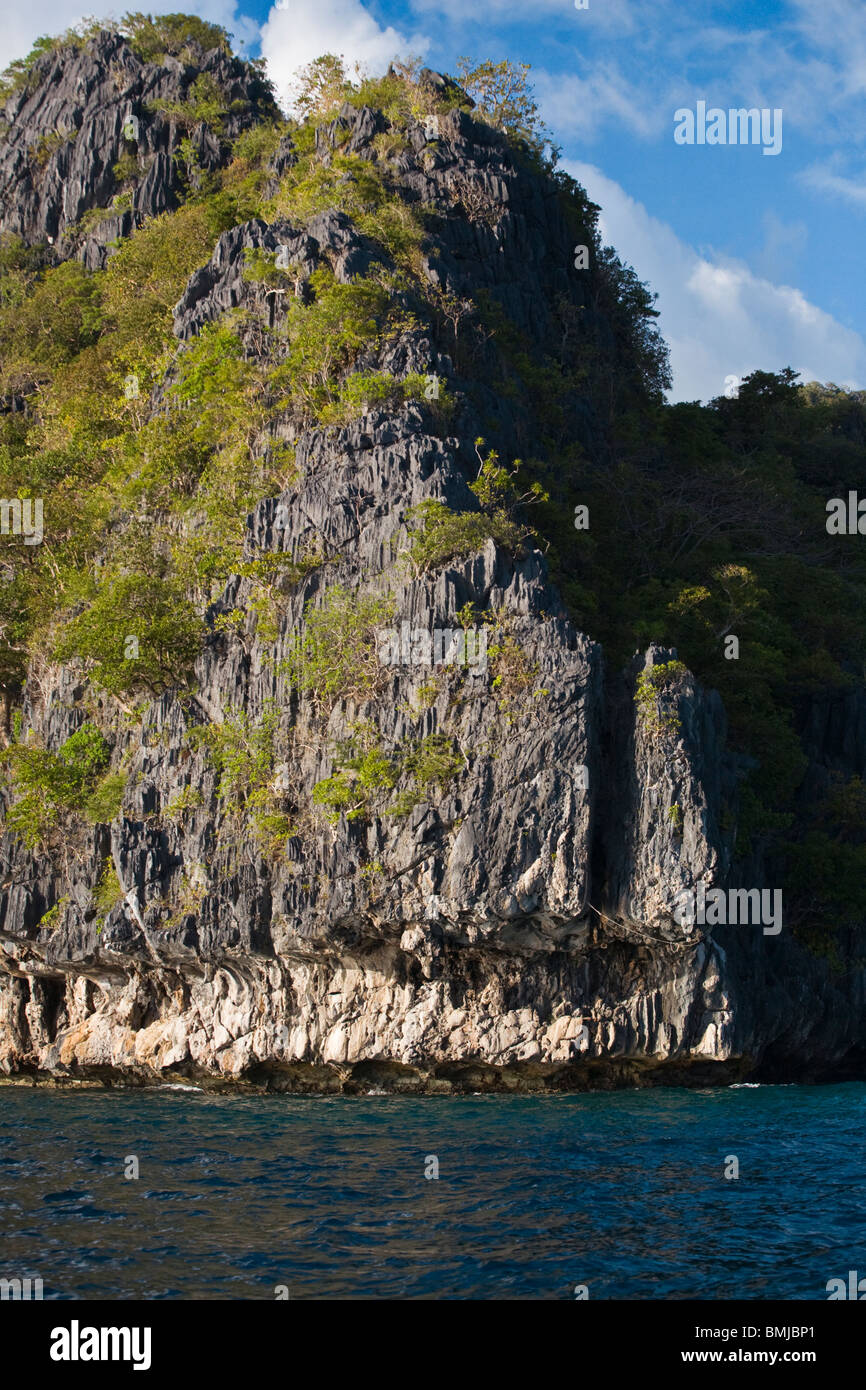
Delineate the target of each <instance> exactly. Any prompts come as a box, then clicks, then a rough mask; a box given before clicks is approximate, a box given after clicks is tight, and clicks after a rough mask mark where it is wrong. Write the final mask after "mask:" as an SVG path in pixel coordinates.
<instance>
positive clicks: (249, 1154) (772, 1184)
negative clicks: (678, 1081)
mask: <svg viewBox="0 0 866 1390" xmlns="http://www.w3.org/2000/svg"><path fill="white" fill-rule="evenodd" d="M864 1120H866V1085H863V1084H860V1083H856V1084H854V1083H852V1084H847V1085H840V1086H820V1087H805V1086H767V1087H757V1088H749V1087H738V1088H734V1089H731V1090H712V1091H710V1090H707V1091H680V1090H654V1091H641V1092H618V1093H615V1094H592V1095H581V1096H555V1097H544V1098H538V1097H525V1098H524V1097H498V1096H495V1097H494V1096H477V1097H459V1098H457V1097H455V1098H451V1099H432V1098H418V1099H408V1098H397V1097H393V1098H392V1097H385V1096H381V1097H380V1096H368V1097H363V1098H343V1097H340V1098H328V1099H299V1098H296V1097H264V1098H262V1097H256V1098H248V1097H242V1098H241V1097H232V1096H211V1095H205V1094H202V1093H198V1092H190V1091H176V1090H166V1089H163V1090H152V1091H128V1092H121V1091H114V1092H93V1091H87V1092H66V1093H64V1092H59V1093H58V1092H47V1091H33V1090H22V1089H18V1088H14V1089H13V1088H8V1087H5V1088H2V1089H0V1277H27V1276H29V1277H31V1278H35V1277H37V1276H39V1277H41V1278H42V1279H43V1281H44V1288H45V1297H46V1298H49V1297H60V1298H130V1297H131V1298H268V1299H271V1298H273V1297H274V1290H275V1287H276V1286H277V1285H286V1286H287V1287H288V1289H289V1292H290V1297H292V1298H304V1297H338V1298H339V1297H353V1296H354V1297H388V1298H394V1297H413V1298H424V1297H436V1298H443V1297H445V1298H485V1299H487V1298H501V1297H520V1298H571V1297H574V1288H575V1285H578V1284H587V1285H588V1286H589V1291H590V1297H591V1298H635V1299H648V1298H656V1299H658V1298H686V1297H693V1298H694V1297H697V1298H818V1299H826V1297H827V1294H826V1288H825V1286H826V1283H827V1280H828V1279H830V1278H833V1277H836V1276H842V1277H846V1276H847V1272H848V1270H849V1269H859V1270H860V1272H861V1273H862V1274H866V1197H864V1167H866V1164H864ZM132 1155H135V1156H136V1157H137V1159H138V1163H139V1169H140V1177H139V1178H138V1180H127V1179H125V1178H124V1167H125V1160H126V1159H127V1157H129V1156H132ZM729 1155H735V1156H736V1157H737V1158H738V1159H739V1168H740V1177H739V1179H738V1180H736V1181H732V1180H726V1179H725V1177H724V1172H725V1164H726V1158H727V1156H729ZM432 1157H435V1159H436V1160H438V1166H439V1177H438V1180H436V1179H432V1178H426V1177H425V1169H426V1170H427V1171H429V1172H432V1171H433V1170H434V1167H435V1165H434V1164H433V1163H432V1162H431V1161H430V1160H431V1158H432ZM127 1166H129V1167H131V1165H127Z"/></svg>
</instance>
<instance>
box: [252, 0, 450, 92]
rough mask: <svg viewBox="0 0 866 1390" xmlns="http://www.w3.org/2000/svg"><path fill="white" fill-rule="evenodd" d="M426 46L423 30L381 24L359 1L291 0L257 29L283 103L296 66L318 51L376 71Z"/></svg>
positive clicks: (418, 52)
mask: <svg viewBox="0 0 866 1390" xmlns="http://www.w3.org/2000/svg"><path fill="white" fill-rule="evenodd" d="M429 47H430V40H429V39H428V38H426V37H425V36H424V35H423V34H411V35H410V34H405V33H404V32H402V31H401V30H399V29H395V28H394V27H393V25H390V24H389V25H388V27H387V28H385V29H383V28H382V26H381V25H380V24H378V23H377V22H376V20H375V19H374V18H373V16H372V15H371V14H370V13H369V11H368V10H366V9H365V8H364V6H363V5H362V4H361V3H360V0H291V3H290V5H289V6H288V7H287V8H285V9H280V8H278V7H277V6H275V7H274V8H273V9H272V10H271V12H270V15H269V16H268V20H267V23H266V24H265V25H264V27H263V29H262V56H263V57H264V58H266V59H267V64H268V73H269V75H270V77H271V79H272V81H273V83H274V86H275V88H276V90H277V95H278V97H279V98H280V100H281V101H282V102H283V104H284V105H286V106H290V105H291V102H292V93H293V85H294V77H295V74H296V72H297V70H298V68H300V67H304V66H305V65H306V64H307V63H309V62H312V60H313V59H314V58H318V57H320V55H321V54H323V53H337V54H340V55H341V56H342V57H343V58H345V60H346V63H347V65H348V66H349V67H350V68H351V67H352V66H353V65H354V64H355V63H358V64H360V66H361V68H362V69H363V70H364V71H367V72H369V73H371V74H374V75H375V74H377V73H381V72H384V71H385V69H386V68H387V66H388V64H389V63H390V62H391V60H392V59H393V58H399V57H406V56H407V55H409V54H413V55H417V56H423V55H424V54H425V53H426V52H427V49H428V48H429Z"/></svg>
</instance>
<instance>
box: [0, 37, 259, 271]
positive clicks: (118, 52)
mask: <svg viewBox="0 0 866 1390" xmlns="http://www.w3.org/2000/svg"><path fill="white" fill-rule="evenodd" d="M187 56H188V57H189V58H195V60H196V61H195V62H189V61H181V60H180V59H179V58H174V57H171V56H170V55H167V56H166V57H165V58H164V59H163V61H162V62H161V63H150V62H142V61H141V60H140V59H139V58H138V57H137V56H136V54H135V52H134V51H133V49H132V47H131V46H130V44H129V42H128V41H127V40H126V39H125V38H124V37H123V36H122V35H121V34H119V33H115V32H109V31H108V30H104V31H101V32H99V33H98V34H96V35H95V36H94V37H92V38H90V39H89V40H88V41H87V43H86V44H85V45H84V46H83V47H82V48H81V49H80V51H79V50H76V49H74V48H68V47H59V48H57V49H55V50H53V51H50V52H48V53H45V54H43V55H42V56H41V57H39V58H37V59H36V60H35V62H34V64H33V70H32V73H31V75H30V78H29V80H28V81H27V83H26V84H25V85H23V86H22V87H21V88H20V90H19V91H17V92H15V93H14V95H13V96H11V97H10V98H9V99H8V101H7V102H6V105H5V107H4V108H3V110H2V111H0V130H2V132H3V138H2V140H0V188H2V190H3V197H2V207H0V231H5V232H12V233H15V234H16V235H18V236H20V237H21V238H22V239H23V240H24V241H26V242H27V243H28V245H35V244H38V243H42V242H44V243H47V244H48V245H49V246H52V247H53V248H54V250H53V254H54V255H55V256H57V257H60V258H63V257H65V256H68V255H70V254H76V255H78V256H79V258H80V259H81V260H83V261H84V263H85V264H86V265H87V266H89V267H91V268H94V267H98V266H100V265H102V264H104V261H105V256H106V254H107V247H108V244H109V242H111V241H113V240H115V239H116V238H117V237H120V236H127V235H128V234H129V233H130V232H131V231H132V229H133V228H134V227H136V226H139V225H140V224H141V222H142V221H143V220H144V218H146V217H153V216H155V215H156V214H157V213H160V212H165V211H166V210H168V209H171V208H174V207H176V206H177V203H178V197H179V194H180V192H181V189H182V188H183V184H184V177H185V174H184V166H185V161H184V160H183V159H182V158H181V149H180V146H181V142H182V140H183V139H184V137H185V135H186V134H187V132H186V130H185V129H184V127H183V126H182V125H181V124H180V123H179V122H178V121H177V120H176V119H175V118H174V117H173V116H172V114H171V112H167V111H165V110H159V109H156V107H155V103H159V102H166V103H174V104H175V105H177V104H182V103H185V102H189V101H190V99H191V95H192V90H193V86H194V83H195V82H196V80H197V79H199V78H201V77H206V78H208V79H209V80H210V81H211V82H213V83H214V84H216V86H217V87H218V88H219V90H220V91H221V93H222V95H223V100H224V103H225V106H226V115H225V118H224V120H223V121H222V122H221V131H220V133H219V134H216V133H214V131H213V130H211V129H210V128H209V127H208V125H207V123H206V122H199V123H197V124H195V125H194V126H193V127H192V128H191V130H190V131H189V138H190V140H191V144H192V154H193V155H194V163H195V165H196V166H197V167H198V169H199V170H201V171H203V172H208V171H212V170H214V169H216V168H218V167H220V165H221V164H222V163H224V162H225V159H226V155H227V152H228V149H229V143H228V142H229V141H230V140H231V138H232V137H233V136H236V135H237V134H238V133H239V132H240V131H241V130H243V129H245V128H246V127H247V126H248V125H250V124H252V123H254V122H255V121H256V120H258V119H261V117H262V116H263V115H266V114H269V113H270V111H271V110H272V109H273V108H272V102H271V99H270V97H269V95H268V93H267V91H266V89H265V86H264V83H263V82H262V81H261V79H260V78H259V77H258V76H257V75H256V74H254V73H252V72H251V70H250V68H249V65H248V64H246V63H244V62H242V61H241V60H240V59H237V58H232V57H229V56H228V55H227V54H226V53H224V52H223V51H222V50H221V49H219V48H214V49H212V50H210V51H209V52H204V51H203V50H202V49H201V48H200V46H199V45H197V44H190V45H188V47H187ZM123 160H125V161H126V165H127V167H126V168H125V169H124V168H121V170H120V172H119V173H118V172H117V171H116V166H118V165H119V164H120V163H121V161H123ZM124 191H125V194H126V196H125V198H124V199H123V200H122V201H123V206H122V207H120V206H118V204H117V203H116V202H115V199H116V197H118V195H121V193H123V192H124ZM94 209H105V214H104V216H103V217H100V218H96V217H93V216H92V215H91V217H90V218H89V219H87V220H86V221H85V223H84V224H82V219H83V218H84V215H85V214H86V213H91V214H92V213H93V210H94Z"/></svg>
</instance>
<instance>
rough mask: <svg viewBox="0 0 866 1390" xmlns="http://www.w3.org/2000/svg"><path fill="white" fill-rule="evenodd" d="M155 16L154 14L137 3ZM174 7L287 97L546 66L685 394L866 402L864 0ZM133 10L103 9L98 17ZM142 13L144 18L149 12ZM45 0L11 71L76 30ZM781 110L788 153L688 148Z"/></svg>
mask: <svg viewBox="0 0 866 1390" xmlns="http://www.w3.org/2000/svg"><path fill="white" fill-rule="evenodd" d="M139 3H141V0H139ZM279 4H280V8H277V7H276V5H274V6H272V5H271V4H267V3H263V0H187V3H186V4H184V0H167V3H165V4H157V5H154V6H147V8H149V9H151V10H152V11H156V10H159V9H163V10H167V11H176V10H179V9H184V8H186V9H188V10H191V11H193V12H194V13H196V14H200V15H202V16H203V17H206V18H211V19H215V20H217V21H218V22H220V23H224V24H226V26H227V27H228V28H229V29H231V30H232V31H233V32H234V34H235V35H236V36H237V38H238V39H239V40H241V41H242V42H243V43H245V44H246V45H247V51H248V52H249V53H251V54H258V53H263V54H264V56H265V57H266V58H267V60H268V64H269V68H270V71H271V74H272V76H273V78H274V80H275V82H276V84H277V87H278V90H280V91H281V92H284V93H285V92H288V91H289V89H290V84H291V78H292V74H293V73H294V72H295V70H296V69H297V68H298V67H299V66H300V65H302V64H303V63H305V62H308V61H309V60H310V59H311V58H312V57H315V56H316V55H317V54H319V53H321V52H326V51H331V52H339V53H342V54H343V55H344V56H345V57H346V59H347V60H348V61H349V62H350V63H351V62H353V61H355V60H357V61H360V62H361V63H362V64H364V66H365V67H366V68H367V69H368V70H369V71H372V72H375V71H381V70H382V69H383V68H384V67H386V66H387V63H388V61H389V60H390V58H391V57H393V56H395V55H398V54H399V55H403V56H405V55H407V54H410V53H413V54H419V55H421V56H423V57H424V59H425V61H426V62H427V63H428V64H429V65H430V66H432V67H435V68H439V69H440V70H446V71H448V70H451V71H453V70H454V68H455V65H456V60H457V58H458V57H459V56H460V55H462V54H467V55H469V56H471V57H473V58H477V59H481V58H487V57H490V58H494V59H499V58H503V57H505V58H511V59H513V60H515V61H521V62H529V63H531V64H532V69H533V72H532V80H533V81H534V84H535V88H536V95H537V97H538V99H539V102H540V105H541V109H542V114H543V116H544V117H545V119H546V121H547V123H548V125H549V126H550V127H551V128H552V130H553V131H554V134H555V136H556V139H557V142H558V143H559V144H560V145H561V146H562V160H563V163H564V164H565V165H566V167H567V168H568V169H569V170H570V172H572V173H574V174H575V175H576V177H578V178H579V179H580V181H581V182H582V183H584V184H585V185H586V187H587V188H588V190H589V192H590V194H591V196H592V197H593V198H594V199H595V200H596V202H598V203H600V204H601V205H602V209H603V219H602V227H603V230H604V232H605V236H606V239H607V240H609V241H610V242H611V244H612V245H614V246H615V247H616V249H617V250H618V251H619V253H620V255H621V256H622V257H623V258H624V259H625V260H627V261H629V262H630V263H631V264H632V265H634V267H635V269H636V270H637V271H638V273H639V274H640V275H641V277H642V278H643V279H646V280H648V281H649V283H650V284H651V285H652V287H653V288H654V289H655V290H657V291H658V294H659V301H658V305H657V307H658V308H659V309H660V310H661V314H662V318H661V326H662V330H663V331H664V333H665V336H666V337H667V338H668V341H669V342H670V344H671V350H672V361H673V367H674V382H675V384H674V391H673V393H672V398H673V399H696V398H702V399H707V398H709V397H710V396H713V395H717V394H720V393H721V392H722V391H723V390H724V382H725V378H726V377H727V376H728V375H744V374H745V373H746V372H748V371H751V370H753V369H754V368H755V367H762V368H766V369H770V370H777V369H779V368H781V367H784V366H787V365H791V366H793V367H795V368H797V369H798V370H800V371H802V372H803V374H804V377H805V378H806V379H810V378H818V379H819V380H824V381H828V380H833V381H836V382H838V383H840V384H846V385H849V386H858V387H866V284H864V276H863V273H862V269H861V259H862V252H863V248H864V240H866V238H864V231H866V0H748V2H747V0H691V3H687V0H589V7H588V9H585V10H583V9H581V10H577V9H576V8H575V4H574V0H523V3H514V0H485V3H484V4H478V3H473V0H363V3H362V0H279ZM123 8H124V6H123V5H121V6H119V7H118V6H117V5H113V6H111V5H105V6H104V7H102V6H101V5H100V0H95V3H94V0H88V3H86V6H85V12H86V13H97V14H102V13H104V14H110V13H118V12H122V10H123ZM142 8H145V6H144V5H143V3H142ZM81 12H82V9H81V7H80V4H76V3H74V0H73V3H69V2H68V0H52V2H51V3H49V0H33V3H32V4H30V5H29V6H27V7H23V6H22V7H20V10H19V12H18V13H15V14H12V15H9V16H7V18H6V19H5V20H4V27H5V33H4V47H5V49H6V51H5V53H4V58H5V59H6V60H7V61H8V60H9V59H11V58H13V57H17V56H20V54H22V53H24V52H26V51H27V49H28V48H29V46H30V43H31V42H32V40H33V39H34V38H35V37H36V35H37V34H40V33H46V32H57V31H58V30H61V29H63V28H65V27H66V26H67V25H69V24H71V23H73V22H74V21H75V20H76V19H77V18H79V16H80V14H81ZM699 100H705V101H706V102H707V104H708V106H711V107H712V106H715V107H719V108H722V109H723V110H727V109H729V108H731V107H744V106H745V107H759V108H764V107H767V108H770V109H777V108H778V109H781V111H782V113H783V116H782V131H783V140H782V150H781V153H780V154H778V156H775V157H772V156H765V155H764V154H763V153H762V149H761V148H760V147H759V146H752V145H745V146H742V145H730V146H725V145H691V146H689V145H678V144H676V143H675V141H674V113H675V111H676V110H677V109H678V108H682V107H690V108H692V109H694V107H695V105H696V103H697V102H698V101H699Z"/></svg>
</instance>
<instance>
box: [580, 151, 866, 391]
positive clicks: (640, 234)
mask: <svg viewBox="0 0 866 1390" xmlns="http://www.w3.org/2000/svg"><path fill="white" fill-rule="evenodd" d="M564 167H565V168H566V169H567V170H568V172H569V173H570V174H572V175H573V176H574V178H576V179H577V180H578V181H579V182H580V183H582V184H583V185H584V187H585V188H586V190H587V192H588V193H589V196H590V197H591V198H592V199H593V200H594V201H595V202H597V203H599V204H600V205H601V207H602V209H603V212H602V216H601V218H600V224H601V231H602V235H603V237H604V239H605V241H606V242H609V243H610V244H611V245H612V246H614V247H615V248H616V250H617V251H618V253H619V255H620V256H621V257H622V259H623V260H625V261H627V262H629V263H630V264H631V265H633V266H634V268H635V270H636V271H637V273H638V275H639V276H640V277H641V279H642V280H646V281H648V283H649V284H650V286H651V288H652V289H654V290H656V291H657V292H658V303H657V304H656V308H657V309H658V310H659V311H660V314H661V317H660V319H659V326H660V328H661V331H662V333H663V334H664V337H665V339H666V340H667V342H668V345H669V346H670V349H671V367H672V370H673V377H674V389H673V391H672V393H671V399H672V400H675V401H689V400H709V399H710V398H711V397H713V396H719V395H722V394H723V393H724V390H725V379H726V378H727V377H729V376H738V377H743V376H746V375H747V374H748V373H749V372H752V371H755V370H756V369H758V368H760V369H761V370H764V371H779V370H780V369H781V368H782V367H788V366H790V367H793V368H794V369H795V370H796V371H799V372H801V373H802V379H803V380H804V381H813V380H817V381H835V382H837V383H838V384H839V385H840V386H850V387H858V388H862V387H863V386H864V385H866V342H864V340H863V338H862V337H861V336H860V334H858V333H855V332H854V331H853V330H852V329H849V328H845V327H844V326H843V325H842V324H840V323H838V322H837V320H836V319H834V318H833V317H832V316H831V315H830V314H827V313H824V311H823V310H822V309H819V308H817V307H816V305H814V304H810V303H809V301H808V300H807V299H806V298H805V296H804V295H803V294H802V293H801V291H800V290H798V289H795V288H793V287H791V286H789V285H778V284H774V283H773V282H772V281H770V280H767V279H762V278H761V277H760V276H757V275H755V274H753V272H752V271H751V270H749V268H748V267H747V266H745V265H743V264H741V263H739V262H734V261H730V260H725V259H723V258H721V257H716V256H714V255H712V253H707V252H704V253H701V252H698V251H696V250H695V249H694V248H693V247H691V246H689V245H687V243H686V242H684V241H681V240H680V238H679V237H678V236H677V235H676V233H675V232H674V231H673V229H672V228H671V227H669V226H668V225H667V224H666V223H664V222H661V221H659V220H658V219H657V218H655V217H652V216H651V215H650V214H649V213H648V212H647V210H646V208H645V207H644V206H643V205H642V204H641V203H638V202H636V201H635V199H633V198H630V197H629V195H628V194H627V193H626V192H625V191H624V189H622V188H621V187H620V186H619V184H617V183H615V182H614V181H613V180H612V179H609V178H607V177H606V176H605V175H604V174H602V173H601V171H600V170H599V169H596V168H595V167H594V166H593V165H591V164H581V163H576V162H572V161H564Z"/></svg>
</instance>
